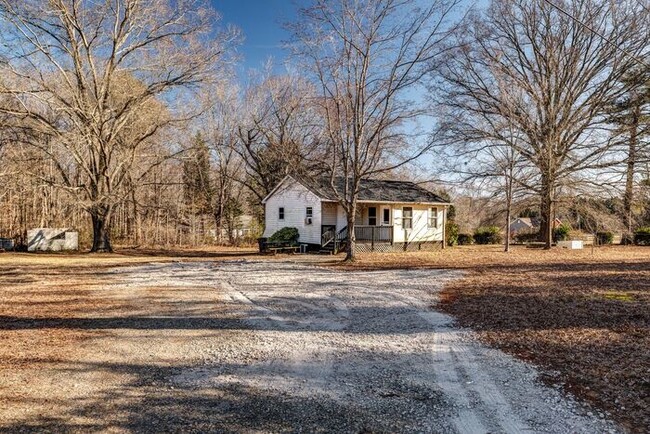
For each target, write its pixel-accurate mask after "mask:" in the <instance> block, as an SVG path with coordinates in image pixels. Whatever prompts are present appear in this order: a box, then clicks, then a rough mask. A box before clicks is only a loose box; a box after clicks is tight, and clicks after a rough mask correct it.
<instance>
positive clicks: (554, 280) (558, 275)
mask: <svg viewBox="0 0 650 434" xmlns="http://www.w3.org/2000/svg"><path fill="white" fill-rule="evenodd" d="M387 259H390V261H387ZM387 264H389V265H387ZM354 266H355V267H362V268H385V267H386V266H389V267H438V268H462V269H467V270H468V273H467V276H466V277H465V278H464V279H462V280H458V281H454V282H453V283H451V284H450V285H448V286H447V287H446V288H445V290H444V292H443V294H442V303H441V308H442V309H443V310H444V311H446V312H448V313H450V314H452V315H454V316H455V317H456V318H457V319H458V321H459V322H460V324H462V325H464V326H467V327H471V328H472V329H474V330H476V331H477V332H478V334H479V336H480V337H481V338H482V339H483V340H484V341H486V342H488V343H490V344H491V345H494V346H497V347H499V348H501V349H503V350H505V351H507V352H509V353H511V354H514V355H516V356H518V357H521V358H525V359H527V360H530V361H532V362H534V363H536V364H538V365H540V366H542V367H544V368H546V370H545V371H546V372H547V375H548V381H550V382H553V383H556V384H557V383H559V384H562V385H563V386H564V387H566V388H567V389H568V390H570V391H571V392H573V393H574V394H576V395H578V396H580V397H583V398H585V399H587V400H588V401H590V402H592V403H594V404H596V405H597V406H599V407H600V408H603V409H605V410H606V411H608V412H610V413H611V414H612V416H613V417H614V418H615V419H617V420H618V421H619V422H621V423H622V424H623V425H624V426H626V427H627V428H628V429H629V430H630V431H632V432H650V248H642V247H619V246H616V247H602V248H596V249H593V250H592V249H591V248H588V249H585V250H582V251H567V250H561V249H553V250H551V251H543V250H535V249H526V248H523V247H517V248H515V249H514V250H513V251H512V252H510V253H508V254H506V253H503V252H501V251H500V249H499V248H498V247H462V248H452V249H448V250H446V251H444V252H435V253H427V254H416V255H413V254H393V255H388V256H381V255H366V256H362V257H361V258H360V261H359V262H358V263H357V264H355V265H354Z"/></svg>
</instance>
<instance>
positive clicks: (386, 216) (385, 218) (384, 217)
mask: <svg viewBox="0 0 650 434" xmlns="http://www.w3.org/2000/svg"><path fill="white" fill-rule="evenodd" d="M381 224H382V226H390V208H382V209H381Z"/></svg>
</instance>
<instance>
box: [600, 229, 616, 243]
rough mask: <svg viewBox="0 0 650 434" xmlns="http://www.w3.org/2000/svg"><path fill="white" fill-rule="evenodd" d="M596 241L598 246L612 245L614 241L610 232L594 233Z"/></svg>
mask: <svg viewBox="0 0 650 434" xmlns="http://www.w3.org/2000/svg"><path fill="white" fill-rule="evenodd" d="M596 241H597V242H598V244H599V245H603V244H612V242H613V241H614V234H613V233H611V232H596Z"/></svg>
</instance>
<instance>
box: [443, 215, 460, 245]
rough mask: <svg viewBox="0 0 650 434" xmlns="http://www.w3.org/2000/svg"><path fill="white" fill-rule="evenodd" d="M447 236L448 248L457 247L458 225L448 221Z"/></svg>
mask: <svg viewBox="0 0 650 434" xmlns="http://www.w3.org/2000/svg"><path fill="white" fill-rule="evenodd" d="M445 235H446V238H447V240H446V241H447V245H448V246H455V245H456V244H458V225H457V224H456V223H454V222H452V221H448V222H447V225H446V226H445Z"/></svg>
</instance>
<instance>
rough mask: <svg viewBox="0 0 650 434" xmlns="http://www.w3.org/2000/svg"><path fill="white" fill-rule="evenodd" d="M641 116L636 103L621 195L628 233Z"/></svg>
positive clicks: (630, 230) (631, 223)
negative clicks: (623, 192) (623, 193)
mask: <svg viewBox="0 0 650 434" xmlns="http://www.w3.org/2000/svg"><path fill="white" fill-rule="evenodd" d="M640 117H641V113H640V107H639V105H636V106H635V107H634V109H633V111H632V119H631V122H630V141H629V147H628V155H627V170H626V173H625V175H626V179H625V195H624V196H623V207H624V209H625V226H626V227H627V231H628V233H631V232H632V226H633V224H634V222H633V218H632V203H633V202H634V170H635V165H636V149H637V142H638V133H639V119H640Z"/></svg>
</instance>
